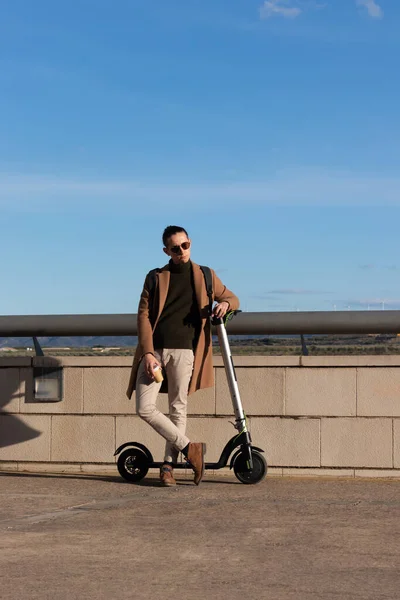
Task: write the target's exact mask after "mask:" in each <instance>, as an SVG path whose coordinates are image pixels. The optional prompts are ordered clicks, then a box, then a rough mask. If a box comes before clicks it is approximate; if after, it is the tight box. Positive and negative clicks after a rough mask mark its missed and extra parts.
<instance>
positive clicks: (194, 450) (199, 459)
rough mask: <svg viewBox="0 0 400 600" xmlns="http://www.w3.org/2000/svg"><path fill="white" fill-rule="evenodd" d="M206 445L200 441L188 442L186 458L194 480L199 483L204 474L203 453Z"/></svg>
mask: <svg viewBox="0 0 400 600" xmlns="http://www.w3.org/2000/svg"><path fill="white" fill-rule="evenodd" d="M205 453H206V445H205V444H203V443H201V442H189V448H188V455H187V459H188V461H189V462H190V464H191V465H192V469H193V471H194V480H193V481H194V482H195V484H196V485H199V483H200V481H201V480H202V479H203V475H204V455H205Z"/></svg>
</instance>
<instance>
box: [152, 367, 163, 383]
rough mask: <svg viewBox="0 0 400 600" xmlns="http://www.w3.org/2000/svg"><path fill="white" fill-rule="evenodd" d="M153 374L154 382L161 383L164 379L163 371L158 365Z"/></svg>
mask: <svg viewBox="0 0 400 600" xmlns="http://www.w3.org/2000/svg"><path fill="white" fill-rule="evenodd" d="M153 374H154V381H156V382H157V383H161V382H162V380H163V379H164V377H163V374H162V371H161V369H160V367H159V366H158V365H156V366H155V367H154V369H153Z"/></svg>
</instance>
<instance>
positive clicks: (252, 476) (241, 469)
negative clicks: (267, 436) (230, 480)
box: [233, 450, 267, 484]
mask: <svg viewBox="0 0 400 600" xmlns="http://www.w3.org/2000/svg"><path fill="white" fill-rule="evenodd" d="M251 457H252V459H253V469H252V471H246V457H245V455H244V454H243V453H242V452H241V453H240V454H238V455H237V457H236V460H235V462H234V464H233V471H234V473H235V475H236V477H237V478H238V479H239V481H240V482H241V483H246V484H254V483H259V482H260V481H262V480H263V479H264V478H265V476H266V474H267V461H266V460H265V458H264V457H263V455H262V454H260V452H257V450H252V451H251Z"/></svg>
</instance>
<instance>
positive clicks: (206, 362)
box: [126, 262, 239, 398]
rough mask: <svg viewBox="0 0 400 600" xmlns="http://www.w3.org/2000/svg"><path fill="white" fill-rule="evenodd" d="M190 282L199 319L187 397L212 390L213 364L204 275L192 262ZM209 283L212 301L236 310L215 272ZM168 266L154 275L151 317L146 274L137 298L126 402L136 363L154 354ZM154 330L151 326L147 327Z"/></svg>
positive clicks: (133, 383) (133, 384)
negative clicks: (138, 298) (140, 292)
mask: <svg viewBox="0 0 400 600" xmlns="http://www.w3.org/2000/svg"><path fill="white" fill-rule="evenodd" d="M192 267H193V280H194V287H195V292H196V298H197V304H198V307H199V312H200V316H201V330H200V336H199V340H198V343H197V347H196V351H195V355H194V365H193V373H192V377H191V380H190V383H189V390H188V393H189V394H192V393H193V392H195V391H197V390H201V389H204V388H208V387H212V386H213V385H214V374H213V362H212V343H211V326H210V319H209V318H208V308H209V300H208V296H207V289H206V284H205V280H204V275H203V272H202V270H201V269H200V266H199V265H197V264H196V263H194V262H192ZM211 274H212V281H213V299H214V300H216V301H217V302H229V310H237V309H238V308H239V299H238V298H237V297H236V296H235V294H233V293H232V292H231V291H230V290H228V288H227V287H226V286H225V285H224V284H223V283H222V281H221V280H220V279H219V277H217V275H216V274H215V272H214V271H213V270H212V269H211ZM169 278H170V272H169V265H168V264H167V265H165V266H164V267H163V268H162V269H161V270H160V272H158V273H157V281H156V287H155V291H154V294H155V297H156V300H157V301H156V302H154V314H150V313H151V307H150V306H149V275H148V274H147V276H146V279H145V282H144V286H143V291H142V294H141V296H140V302H139V309H138V317H137V328H138V338H139V339H138V346H137V348H136V352H135V356H134V359H133V365H132V370H131V376H130V379H129V386H128V390H127V392H126V395H127V396H128V398H131V397H132V394H133V392H134V390H135V387H136V375H137V371H138V367H139V363H140V361H141V359H142V357H143V355H144V354H146V353H147V352H154V347H153V332H154V330H155V328H156V325H157V322H158V319H159V318H160V315H161V313H162V311H163V308H164V304H165V301H166V299H167V294H168V287H169ZM152 322H153V323H154V326H153V327H152V326H151V323H152Z"/></svg>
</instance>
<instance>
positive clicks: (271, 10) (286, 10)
mask: <svg viewBox="0 0 400 600" xmlns="http://www.w3.org/2000/svg"><path fill="white" fill-rule="evenodd" d="M291 4H293V2H291V3H290V2H289V1H288V0H267V1H266V2H264V4H263V5H262V6H261V8H260V17H261V18H262V19H270V18H271V17H284V18H285V19H295V18H296V17H298V16H299V15H300V14H301V13H302V12H303V11H302V9H301V8H300V7H299V6H291ZM296 4H297V3H296Z"/></svg>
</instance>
